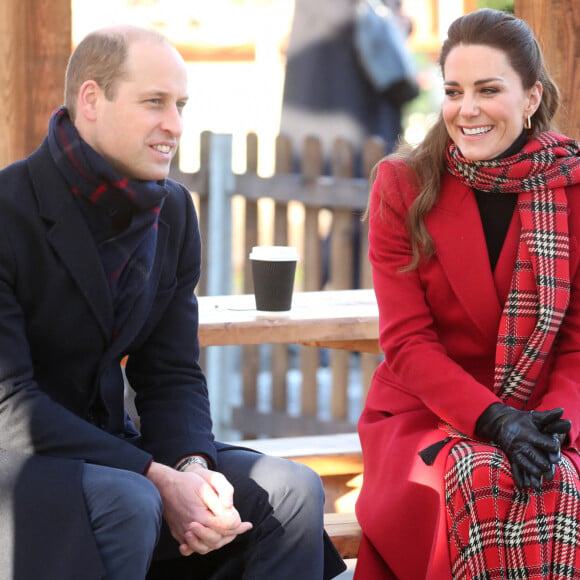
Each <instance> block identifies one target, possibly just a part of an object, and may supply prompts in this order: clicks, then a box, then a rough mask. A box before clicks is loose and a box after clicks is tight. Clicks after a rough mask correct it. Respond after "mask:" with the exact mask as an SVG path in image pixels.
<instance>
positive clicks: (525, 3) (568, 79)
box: [514, 0, 580, 139]
mask: <svg viewBox="0 0 580 580" xmlns="http://www.w3.org/2000/svg"><path fill="white" fill-rule="evenodd" d="M514 12H515V14H516V16H518V17H519V18H522V19H523V20H525V21H526V22H527V23H528V24H529V25H530V27H531V28H532V30H533V31H534V33H535V35H536V38H537V39H538V42H539V43H540V46H541V47H542V51H543V53H544V58H545V60H546V64H547V67H548V71H549V72H550V74H551V75H552V77H553V78H554V80H555V81H556V84H557V85H558V87H559V88H560V91H561V93H562V105H561V108H560V112H559V113H558V115H557V116H556V124H557V126H558V129H559V130H560V131H561V132H562V133H565V134H566V135H568V136H570V137H573V138H574V139H580V100H579V99H578V95H579V94H580V36H578V33H577V31H578V30H579V29H580V3H579V2H578V0H515V4H514Z"/></svg>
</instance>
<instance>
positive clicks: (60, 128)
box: [48, 107, 167, 335]
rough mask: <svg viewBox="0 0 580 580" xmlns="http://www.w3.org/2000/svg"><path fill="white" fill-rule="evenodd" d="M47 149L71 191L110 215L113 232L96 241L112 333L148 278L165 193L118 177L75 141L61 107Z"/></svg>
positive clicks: (151, 184)
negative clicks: (109, 301)
mask: <svg viewBox="0 0 580 580" xmlns="http://www.w3.org/2000/svg"><path fill="white" fill-rule="evenodd" d="M48 145H49V149H50V152H51V155H52V158H53V160H54V162H55V163H56V165H57V167H58V169H59V171H60V173H61V174H62V175H63V177H64V179H65V180H66V182H67V183H68V184H69V186H70V188H71V191H72V193H73V194H75V195H78V196H82V197H83V198H85V199H86V200H88V201H89V202H91V204H94V205H95V206H96V207H97V208H99V209H100V210H102V211H103V213H104V214H105V215H108V216H111V217H110V219H111V220H112V226H113V228H112V232H110V233H109V235H106V236H104V239H102V240H101V239H99V240H98V251H99V255H100V257H101V261H102V264H103V268H104V271H105V274H106V277H107V281H108V283H109V287H110V289H111V295H112V298H113V304H114V310H115V329H114V330H113V335H116V334H117V331H118V329H119V328H121V327H122V326H123V324H124V323H125V321H126V320H127V318H128V316H129V315H130V313H131V310H132V308H133V306H134V304H135V302H136V299H137V297H138V296H139V295H140V293H141V292H142V291H143V289H144V287H145V283H146V281H147V279H148V278H149V276H150V274H151V269H152V267H153V261H154V258H155V250H156V246H157V224H158V219H159V213H160V211H161V207H162V205H163V200H164V198H165V196H166V195H167V190H166V188H165V186H164V182H163V181H159V182H158V181H137V180H130V179H127V178H121V177H120V176H119V175H118V174H117V172H116V171H115V169H113V167H112V166H111V164H110V163H108V162H107V161H106V160H105V159H104V158H103V157H101V155H99V154H98V153H97V152H96V151H95V150H94V149H93V148H92V147H90V146H89V145H88V144H87V143H86V142H85V141H84V140H83V139H82V138H81V137H80V135H79V133H78V131H77V130H76V128H75V126H74V125H73V124H72V122H71V120H70V118H69V115H68V112H67V110H66V109H65V108H64V107H61V108H59V109H57V110H56V111H55V113H54V114H53V116H52V118H51V119H50V124H49V130H48ZM89 205H90V204H89ZM93 233H95V232H94V231H93ZM101 233H102V232H101ZM97 237H99V236H97Z"/></svg>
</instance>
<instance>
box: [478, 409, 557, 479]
mask: <svg viewBox="0 0 580 580" xmlns="http://www.w3.org/2000/svg"><path fill="white" fill-rule="evenodd" d="M563 412H564V411H563V409H553V410H551V411H534V412H532V413H530V412H528V411H518V410H517V409H514V408H513V407H510V406H508V405H503V404H502V403H494V404H492V405H490V406H489V407H488V408H487V409H486V410H485V411H484V412H483V413H482V414H481V416H480V417H479V419H478V420H477V424H476V432H477V433H478V434H479V435H482V436H483V437H486V438H487V439H489V440H490V441H493V442H494V443H496V444H497V445H498V446H499V447H500V449H501V450H502V451H503V452H504V453H505V454H506V455H507V457H508V459H509V461H510V465H511V467H512V475H513V478H514V483H515V484H516V486H517V487H519V488H525V487H533V488H536V489H539V488H540V487H541V486H542V480H543V478H544V477H545V476H548V477H553V466H554V465H555V463H557V461H559V457H560V443H559V441H558V440H557V439H555V438H554V437H553V436H552V433H544V432H542V431H541V430H540V428H539V427H538V425H540V426H542V428H545V427H547V426H549V425H556V426H558V427H557V428H560V427H559V425H560V423H558V421H560V420H561V417H562V414H563Z"/></svg>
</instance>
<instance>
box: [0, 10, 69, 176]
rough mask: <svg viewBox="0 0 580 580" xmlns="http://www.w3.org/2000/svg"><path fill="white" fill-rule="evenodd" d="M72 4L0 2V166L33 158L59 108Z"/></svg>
mask: <svg viewBox="0 0 580 580" xmlns="http://www.w3.org/2000/svg"><path fill="white" fill-rule="evenodd" d="M71 19H72V10H71V2H70V0H24V1H23V0H2V2H0V62H2V66H1V67H0V167H4V166H5V165H7V164H9V163H11V162H13V161H16V160H17V159H20V158H22V157H24V156H26V155H28V154H29V153H31V152H32V151H33V150H34V149H35V148H36V147H37V146H38V145H39V144H40V143H41V141H42V139H43V137H44V135H45V134H46V130H47V127H48V119H49V117H50V115H51V113H52V112H53V111H54V109H55V108H56V107H58V106H59V105H61V104H62V103H63V91H64V73H65V68H66V64H67V62H68V58H69V55H70V51H71V31H72V23H71Z"/></svg>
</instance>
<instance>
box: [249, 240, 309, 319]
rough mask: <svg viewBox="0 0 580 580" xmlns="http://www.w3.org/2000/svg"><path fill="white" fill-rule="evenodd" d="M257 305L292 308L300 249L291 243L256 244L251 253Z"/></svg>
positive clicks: (261, 306) (274, 308)
mask: <svg viewBox="0 0 580 580" xmlns="http://www.w3.org/2000/svg"><path fill="white" fill-rule="evenodd" d="M249 257H250V261H251V264H252V279H253V282H254V296H255V298H256V309H257V310H265V311H272V312H280V311H285V310H290V308H291V307H292V294H293V291H294V277H295V274H296V262H297V261H298V252H297V251H296V248H294V247H292V246H254V247H253V248H252V251H251V253H250V256H249Z"/></svg>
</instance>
